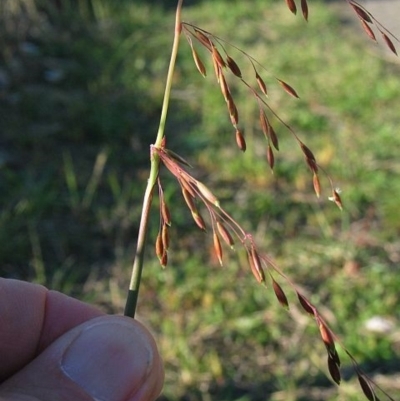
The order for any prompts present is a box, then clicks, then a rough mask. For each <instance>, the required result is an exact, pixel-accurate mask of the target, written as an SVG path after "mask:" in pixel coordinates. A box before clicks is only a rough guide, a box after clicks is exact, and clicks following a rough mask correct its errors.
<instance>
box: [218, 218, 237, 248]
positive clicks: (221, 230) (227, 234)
mask: <svg viewBox="0 0 400 401" xmlns="http://www.w3.org/2000/svg"><path fill="white" fill-rule="evenodd" d="M217 230H218V232H219V234H220V235H221V237H222V239H223V240H224V241H225V242H226V243H227V245H229V246H230V247H231V248H232V249H233V247H234V245H235V242H234V241H233V238H232V235H231V233H230V232H229V231H228V229H227V228H226V227H225V226H224V225H223V224H222V223H221V222H219V221H217Z"/></svg>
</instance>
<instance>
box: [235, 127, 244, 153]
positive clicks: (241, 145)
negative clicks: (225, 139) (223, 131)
mask: <svg viewBox="0 0 400 401" xmlns="http://www.w3.org/2000/svg"><path fill="white" fill-rule="evenodd" d="M235 135H236V143H237V146H238V148H239V149H240V150H241V151H242V152H245V151H246V140H245V139H244V136H243V134H242V133H241V132H240V130H238V129H237V130H236V133H235Z"/></svg>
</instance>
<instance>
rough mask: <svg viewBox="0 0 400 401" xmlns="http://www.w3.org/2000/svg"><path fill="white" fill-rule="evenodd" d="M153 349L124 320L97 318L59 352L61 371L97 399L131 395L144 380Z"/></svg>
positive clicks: (114, 399)
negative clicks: (62, 351)
mask: <svg viewBox="0 0 400 401" xmlns="http://www.w3.org/2000/svg"><path fill="white" fill-rule="evenodd" d="M152 362H153V352H152V349H151V346H150V344H149V343H148V341H147V340H146V338H145V336H144V335H143V334H142V333H141V331H140V330H139V329H137V328H136V327H135V326H134V325H132V324H131V323H130V322H128V321H124V320H121V321H119V322H116V321H115V320H113V321H112V322H98V323H94V324H93V325H92V326H90V327H88V328H86V329H84V330H83V331H82V332H81V333H80V335H79V336H78V337H77V338H75V340H74V341H73V342H72V343H71V344H70V345H69V347H68V348H67V349H66V351H65V352H64V354H63V357H62V360H61V368H62V370H63V371H64V373H65V374H66V375H67V376H68V377H69V378H70V379H71V380H73V381H74V382H75V383H76V384H78V385H79V386H81V387H82V388H83V389H84V390H85V391H86V392H87V393H88V394H89V395H90V396H91V397H93V398H94V399H95V400H98V401H100V400H101V401H121V400H125V399H127V398H128V397H129V396H130V397H132V396H133V395H134V394H135V393H136V392H137V391H139V389H140V388H141V387H142V385H143V384H144V383H145V381H146V378H147V375H148V373H149V371H150V368H151V364H152Z"/></svg>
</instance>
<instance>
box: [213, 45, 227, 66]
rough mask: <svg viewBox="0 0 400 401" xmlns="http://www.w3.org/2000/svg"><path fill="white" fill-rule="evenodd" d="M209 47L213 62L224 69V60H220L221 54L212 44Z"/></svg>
mask: <svg viewBox="0 0 400 401" xmlns="http://www.w3.org/2000/svg"><path fill="white" fill-rule="evenodd" d="M211 47H212V49H211V52H212V57H213V59H215V61H216V62H217V64H218V65H219V66H220V67H221V68H224V67H226V63H225V60H224V59H223V58H222V56H221V53H220V52H219V51H218V49H217V48H216V47H215V45H214V44H212V45H211Z"/></svg>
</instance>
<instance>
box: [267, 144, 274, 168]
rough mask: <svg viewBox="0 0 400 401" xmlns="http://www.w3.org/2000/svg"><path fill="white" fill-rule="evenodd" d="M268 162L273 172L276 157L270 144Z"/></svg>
mask: <svg viewBox="0 0 400 401" xmlns="http://www.w3.org/2000/svg"><path fill="white" fill-rule="evenodd" d="M267 160H268V164H269V166H270V167H271V170H273V169H274V165H275V156H274V151H273V150H272V147H271V145H269V144H268V147H267Z"/></svg>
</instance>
